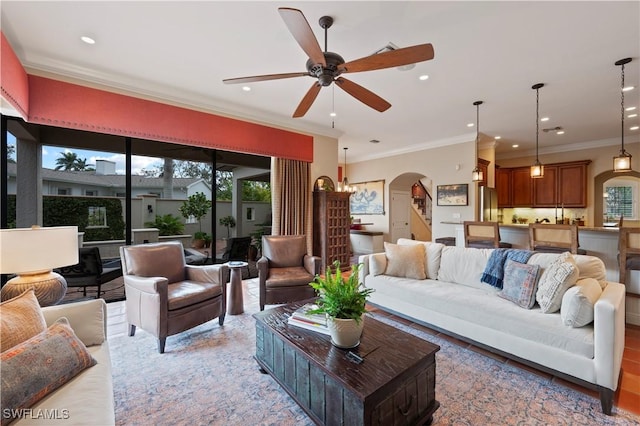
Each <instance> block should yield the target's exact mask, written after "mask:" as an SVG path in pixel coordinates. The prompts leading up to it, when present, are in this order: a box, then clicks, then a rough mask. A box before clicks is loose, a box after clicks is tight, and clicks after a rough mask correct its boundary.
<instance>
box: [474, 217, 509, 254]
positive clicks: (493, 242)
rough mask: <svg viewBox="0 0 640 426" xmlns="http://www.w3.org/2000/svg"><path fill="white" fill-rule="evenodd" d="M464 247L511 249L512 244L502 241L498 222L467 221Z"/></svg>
mask: <svg viewBox="0 0 640 426" xmlns="http://www.w3.org/2000/svg"><path fill="white" fill-rule="evenodd" d="M463 225H464V246H465V247H473V248H511V244H509V243H504V242H501V241H500V227H499V226H498V222H473V221H465V222H464V223H463Z"/></svg>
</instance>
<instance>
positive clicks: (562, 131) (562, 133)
mask: <svg viewBox="0 0 640 426" xmlns="http://www.w3.org/2000/svg"><path fill="white" fill-rule="evenodd" d="M556 135H564V130H558V131H557V132H556Z"/></svg>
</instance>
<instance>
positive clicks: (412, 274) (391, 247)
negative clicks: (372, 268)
mask: <svg viewBox="0 0 640 426" xmlns="http://www.w3.org/2000/svg"><path fill="white" fill-rule="evenodd" d="M384 252H385V254H386V256H387V269H386V270H385V271H384V273H385V274H386V275H391V276H392V277H400V278H413V279H415V280H424V279H425V278H427V271H426V268H425V258H426V252H425V248H424V245H423V244H416V245H410V246H399V245H397V244H391V243H387V242H385V243H384Z"/></svg>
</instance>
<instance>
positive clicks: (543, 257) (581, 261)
mask: <svg viewBox="0 0 640 426" xmlns="http://www.w3.org/2000/svg"><path fill="white" fill-rule="evenodd" d="M557 257H558V254H556V253H535V254H534V255H533V256H531V259H529V261H528V262H527V263H528V264H529V265H540V267H541V268H542V270H543V271H544V270H545V269H547V268H548V267H549V266H550V265H551V264H552V263H553V262H554V261H555V260H556V259H557ZM573 260H575V262H576V265H578V270H579V271H580V275H579V276H578V279H580V280H581V279H583V278H593V279H595V280H597V281H598V283H600V287H601V288H602V289H604V288H605V287H606V286H607V277H606V271H607V268H606V267H605V266H604V262H603V261H602V259H599V258H597V257H595V256H585V255H580V254H574V255H573Z"/></svg>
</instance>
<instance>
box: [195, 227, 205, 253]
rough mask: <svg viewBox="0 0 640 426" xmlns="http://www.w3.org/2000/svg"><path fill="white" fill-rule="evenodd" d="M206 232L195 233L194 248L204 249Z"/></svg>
mask: <svg viewBox="0 0 640 426" xmlns="http://www.w3.org/2000/svg"><path fill="white" fill-rule="evenodd" d="M206 236H207V233H206V232H202V231H196V232H194V233H193V248H196V249H201V248H203V247H204V243H205V238H206Z"/></svg>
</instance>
